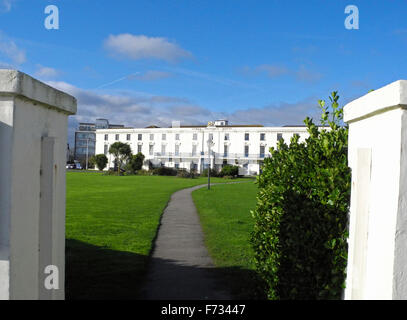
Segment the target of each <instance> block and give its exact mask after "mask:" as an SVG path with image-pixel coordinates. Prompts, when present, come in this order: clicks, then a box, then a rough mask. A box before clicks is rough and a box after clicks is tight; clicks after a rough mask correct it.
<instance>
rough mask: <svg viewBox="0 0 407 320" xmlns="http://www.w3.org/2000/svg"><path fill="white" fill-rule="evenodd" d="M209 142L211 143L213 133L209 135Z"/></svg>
mask: <svg viewBox="0 0 407 320" xmlns="http://www.w3.org/2000/svg"><path fill="white" fill-rule="evenodd" d="M209 140H210V141H213V133H210V134H209Z"/></svg>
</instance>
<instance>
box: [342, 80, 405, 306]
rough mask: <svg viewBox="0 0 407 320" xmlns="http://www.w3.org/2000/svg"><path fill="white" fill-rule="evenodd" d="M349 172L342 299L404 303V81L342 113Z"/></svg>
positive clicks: (361, 99) (359, 100) (373, 92)
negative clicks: (346, 133) (345, 269)
mask: <svg viewBox="0 0 407 320" xmlns="http://www.w3.org/2000/svg"><path fill="white" fill-rule="evenodd" d="M344 120H345V122H347V123H348V124H349V151H348V152H349V153H348V154H349V166H350V167H351V168H352V195H351V208H350V229H349V233H350V234H349V254H348V268H347V280H346V289H345V299H407V81H406V80H400V81H396V82H393V83H391V84H389V85H387V86H385V87H383V88H380V89H378V90H375V91H372V92H370V93H368V94H366V95H365V96H363V97H361V98H359V99H357V100H355V101H352V102H351V103H349V104H347V105H346V106H345V108H344Z"/></svg>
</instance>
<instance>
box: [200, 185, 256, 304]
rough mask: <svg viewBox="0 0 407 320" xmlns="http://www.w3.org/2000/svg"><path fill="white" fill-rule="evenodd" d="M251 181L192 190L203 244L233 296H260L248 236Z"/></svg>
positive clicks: (253, 191)
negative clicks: (200, 225)
mask: <svg viewBox="0 0 407 320" xmlns="http://www.w3.org/2000/svg"><path fill="white" fill-rule="evenodd" d="M256 194H257V185H256V184H255V183H254V182H246V183H238V184H228V185H217V186H213V187H212V188H211V189H210V190H207V189H199V190H196V191H194V192H193V193H192V197H193V199H194V202H195V205H196V207H197V209H198V212H199V215H200V219H201V224H202V228H203V231H204V234H205V243H206V246H207V248H208V250H209V253H210V255H211V257H212V259H213V260H214V263H215V265H216V267H218V270H219V272H221V273H222V275H223V278H224V279H225V282H226V283H227V284H228V286H229V288H230V289H231V290H232V293H233V294H234V297H235V298H236V299H263V298H264V296H263V295H262V293H261V290H259V286H260V285H261V282H260V280H259V279H258V277H257V275H256V273H255V271H254V265H253V250H252V248H251V245H250V242H249V239H250V233H251V232H252V229H253V225H254V221H253V219H252V217H251V214H250V210H253V209H254V208H255V205H256Z"/></svg>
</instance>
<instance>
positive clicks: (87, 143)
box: [86, 138, 89, 170]
mask: <svg viewBox="0 0 407 320" xmlns="http://www.w3.org/2000/svg"><path fill="white" fill-rule="evenodd" d="M88 153H89V138H87V139H86V170H88Z"/></svg>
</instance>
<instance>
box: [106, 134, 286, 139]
mask: <svg viewBox="0 0 407 320" xmlns="http://www.w3.org/2000/svg"><path fill="white" fill-rule="evenodd" d="M282 138H283V134H282V133H277V141H280V140H281V139H282ZM108 139H109V135H108V134H105V141H108ZM115 140H116V141H119V140H120V134H118V133H116V134H115ZM126 140H127V141H130V140H131V134H130V133H127V134H126ZM137 140H138V141H142V140H143V134H142V133H138V134H137ZM153 140H154V133H150V141H153ZM161 140H163V141H165V140H167V134H166V133H162V134H161ZM175 140H180V134H179V133H176V134H175ZM192 140H194V141H196V140H198V134H197V133H194V134H193V135H192ZM209 140H211V141H213V133H210V134H209ZM224 140H225V141H228V140H230V138H229V133H225V136H224ZM244 140H245V141H249V140H250V134H249V133H245V134H244ZM265 140H266V134H265V133H260V141H265Z"/></svg>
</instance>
